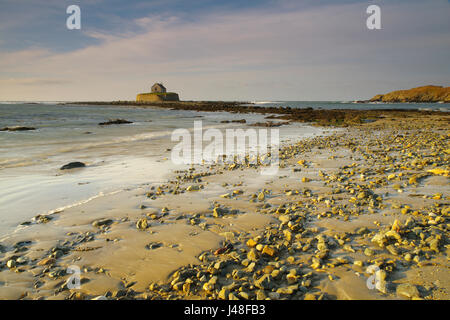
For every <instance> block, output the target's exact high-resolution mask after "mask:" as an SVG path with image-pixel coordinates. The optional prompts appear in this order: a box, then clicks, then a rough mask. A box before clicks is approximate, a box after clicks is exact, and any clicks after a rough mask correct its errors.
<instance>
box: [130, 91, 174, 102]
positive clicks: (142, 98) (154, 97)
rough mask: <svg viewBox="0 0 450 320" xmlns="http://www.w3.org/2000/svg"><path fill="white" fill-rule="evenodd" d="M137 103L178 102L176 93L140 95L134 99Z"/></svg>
mask: <svg viewBox="0 0 450 320" xmlns="http://www.w3.org/2000/svg"><path fill="white" fill-rule="evenodd" d="M136 101H137V102H163V101H180V98H179V97H178V94H177V93H174V92H164V93H155V92H152V93H140V94H138V95H137V97H136Z"/></svg>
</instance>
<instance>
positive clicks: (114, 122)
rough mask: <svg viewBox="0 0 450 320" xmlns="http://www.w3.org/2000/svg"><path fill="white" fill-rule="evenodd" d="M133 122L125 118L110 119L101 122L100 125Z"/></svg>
mask: <svg viewBox="0 0 450 320" xmlns="http://www.w3.org/2000/svg"><path fill="white" fill-rule="evenodd" d="M129 123H133V122H132V121H128V120H124V119H116V120H109V121H106V122H100V123H99V125H100V126H109V125H111V124H129Z"/></svg>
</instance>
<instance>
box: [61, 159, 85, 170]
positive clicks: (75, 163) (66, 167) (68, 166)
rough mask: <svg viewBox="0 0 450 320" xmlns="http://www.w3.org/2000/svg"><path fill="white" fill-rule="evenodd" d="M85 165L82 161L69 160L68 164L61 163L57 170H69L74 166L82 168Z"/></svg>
mask: <svg viewBox="0 0 450 320" xmlns="http://www.w3.org/2000/svg"><path fill="white" fill-rule="evenodd" d="M84 167H86V165H85V164H84V163H83V162H78V161H76V162H70V163H68V164H65V165H63V166H62V167H61V168H60V169H59V170H69V169H74V168H84Z"/></svg>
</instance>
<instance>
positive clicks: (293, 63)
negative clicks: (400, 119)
mask: <svg viewBox="0 0 450 320" xmlns="http://www.w3.org/2000/svg"><path fill="white" fill-rule="evenodd" d="M290 4H292V2H290ZM366 6H367V4H362V3H349V4H346V5H330V4H327V5H326V4H324V5H323V6H321V7H318V8H317V7H308V8H304V7H298V6H295V5H291V6H287V5H286V4H285V5H283V6H281V7H280V8H279V9H278V10H276V11H270V10H268V9H267V8H262V9H248V10H245V11H242V12H230V11H228V10H227V11H221V12H218V11H216V12H213V13H209V14H206V15H204V16H201V17H198V18H196V19H190V20H185V19H181V18H180V17H178V16H176V15H168V14H165V15H159V16H158V15H151V16H147V17H141V18H136V19H134V20H130V21H128V23H127V25H124V26H123V28H122V31H121V32H117V33H111V32H105V31H104V30H100V29H93V28H92V29H89V28H87V29H86V28H85V27H83V29H82V32H83V33H84V34H85V35H87V36H89V37H93V38H95V39H98V40H99V41H100V42H99V44H96V45H90V46H88V47H85V48H81V49H77V50H73V51H70V52H64V53H57V52H52V51H51V50H48V49H39V48H30V49H28V50H21V51H18V52H8V53H0V70H2V73H1V74H0V79H3V82H2V86H1V87H0V100H14V99H17V100H22V99H36V100H112V99H122V100H123V99H134V97H135V94H136V93H138V92H143V91H148V90H149V86H150V85H151V83H152V82H156V81H164V82H165V83H166V84H167V86H168V87H169V89H170V90H174V91H178V92H180V93H181V97H182V98H184V99H229V100H235V99H249V100H251V99H274V100H279V99H283V100H290V99H291V100H310V99H312V100H325V99H352V98H359V97H370V96H371V95H373V94H375V93H378V92H384V91H386V90H387V89H393V88H402V87H408V86H413V85H415V84H422V83H423V81H425V83H427V82H429V81H431V82H433V83H435V82H438V83H437V84H439V81H443V80H447V81H448V79H449V77H448V75H449V73H450V70H449V67H448V66H447V67H446V66H443V63H444V61H446V60H448V51H449V49H450V45H449V43H448V33H449V31H450V24H449V21H448V16H449V13H450V8H449V4H448V2H446V1H433V3H432V4H430V3H426V4H425V3H423V4H422V3H419V2H415V3H406V2H395V3H394V4H386V5H382V17H383V22H382V25H383V30H381V31H369V30H367V29H366V28H365V19H366V14H365V9H366ZM285 8H287V9H285ZM423 17H426V18H427V19H423ZM83 26H85V24H84V25H83ZM72 34H73V33H70V32H68V33H67V37H70V36H71V35H72ZM69 40H70V38H69ZM446 57H447V58H446ZM20 78H28V79H35V80H37V79H47V80H49V81H51V79H64V80H65V81H67V85H66V86H61V82H58V81H60V80H56V81H57V83H54V84H53V85H54V86H55V90H53V89H54V88H53V87H52V83H51V82H47V83H45V81H44V82H42V83H39V81H36V82H34V83H33V82H32V83H33V85H25V83H22V84H21V83H20V81H19V82H16V83H14V82H13V81H12V82H11V81H10V82H8V81H6V82H5V80H7V79H20ZM69 83H70V84H69ZM444 84H445V83H444ZM40 86H41V87H42V88H40ZM56 86H57V87H56Z"/></svg>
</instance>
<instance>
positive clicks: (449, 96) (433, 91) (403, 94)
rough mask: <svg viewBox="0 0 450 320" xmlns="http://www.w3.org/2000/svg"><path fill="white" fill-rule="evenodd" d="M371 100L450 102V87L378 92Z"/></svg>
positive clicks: (425, 87) (426, 87)
mask: <svg viewBox="0 0 450 320" xmlns="http://www.w3.org/2000/svg"><path fill="white" fill-rule="evenodd" d="M370 101H371V102H425V103H430V102H446V103H450V87H442V86H424V87H418V88H413V89H409V90H399V91H393V92H390V93H387V94H378V95H376V96H375V97H373V98H372V99H370Z"/></svg>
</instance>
